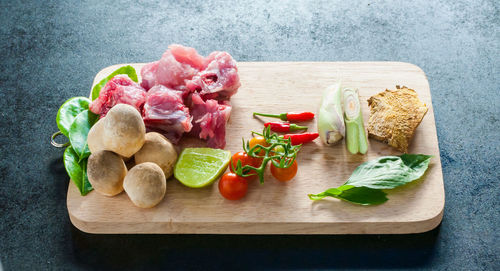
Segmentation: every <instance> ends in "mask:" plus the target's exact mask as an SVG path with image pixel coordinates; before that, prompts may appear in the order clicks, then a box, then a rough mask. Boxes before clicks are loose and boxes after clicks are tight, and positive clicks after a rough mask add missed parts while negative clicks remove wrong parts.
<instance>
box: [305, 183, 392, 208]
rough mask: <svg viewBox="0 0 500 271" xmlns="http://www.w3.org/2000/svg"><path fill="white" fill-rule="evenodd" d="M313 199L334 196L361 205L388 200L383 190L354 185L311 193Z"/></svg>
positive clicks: (310, 196)
mask: <svg viewBox="0 0 500 271" xmlns="http://www.w3.org/2000/svg"><path fill="white" fill-rule="evenodd" d="M308 196H309V198H310V199H312V200H320V199H323V198H325V197H333V198H337V199H340V200H345V201H348V202H352V203H356V204H361V205H376V204H381V203H384V202H386V201H387V197H386V194H385V193H384V192H383V191H382V190H377V189H371V188H367V187H354V186H351V185H342V186H340V187H338V188H330V189H327V190H326V191H325V192H321V193H319V194H316V195H314V194H309V195H308Z"/></svg>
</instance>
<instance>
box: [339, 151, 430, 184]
mask: <svg viewBox="0 0 500 271" xmlns="http://www.w3.org/2000/svg"><path fill="white" fill-rule="evenodd" d="M431 157H432V156H430V155H423V154H403V155H401V156H383V157H380V158H378V159H375V160H371V161H368V162H365V163H363V164H361V165H360V166H358V167H357V168H356V169H355V170H354V172H353V173H352V175H351V177H349V179H348V180H347V182H346V183H345V184H348V185H352V186H356V187H368V188H373V189H393V188H396V187H398V186H401V185H404V184H407V183H409V182H411V181H414V180H416V179H418V178H420V177H422V175H424V173H425V171H426V170H427V168H428V166H429V162H430V159H431Z"/></svg>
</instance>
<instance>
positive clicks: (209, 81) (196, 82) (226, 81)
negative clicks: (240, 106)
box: [186, 52, 241, 100]
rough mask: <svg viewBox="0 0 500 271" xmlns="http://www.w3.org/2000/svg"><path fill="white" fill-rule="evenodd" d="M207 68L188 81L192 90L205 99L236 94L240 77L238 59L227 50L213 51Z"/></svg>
mask: <svg viewBox="0 0 500 271" xmlns="http://www.w3.org/2000/svg"><path fill="white" fill-rule="evenodd" d="M206 64H207V66H206V68H205V69H204V70H202V71H200V72H199V73H198V74H196V75H195V76H194V77H193V79H192V80H190V81H187V82H186V87H187V88H188V89H189V90H191V91H196V92H199V93H200V95H201V96H202V97H203V99H205V100H206V99H227V98H229V97H231V96H232V95H234V94H236V92H237V91H238V88H239V87H240V85H241V84H240V78H239V76H238V68H237V67H236V61H234V59H233V58H232V57H231V55H230V54H228V53H227V52H212V53H211V54H210V55H209V56H208V57H207V59H206Z"/></svg>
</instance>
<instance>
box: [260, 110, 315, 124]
mask: <svg viewBox="0 0 500 271" xmlns="http://www.w3.org/2000/svg"><path fill="white" fill-rule="evenodd" d="M253 115H254V116H263V117H270V118H279V119H281V120H287V121H291V122H300V121H307V120H312V119H314V113H312V112H301V113H294V112H290V113H281V114H278V115H273V114H263V113H253Z"/></svg>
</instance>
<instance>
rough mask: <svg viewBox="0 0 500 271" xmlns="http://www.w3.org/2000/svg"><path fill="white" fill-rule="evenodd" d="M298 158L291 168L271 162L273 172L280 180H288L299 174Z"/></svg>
mask: <svg viewBox="0 0 500 271" xmlns="http://www.w3.org/2000/svg"><path fill="white" fill-rule="evenodd" d="M297 169H298V166H297V160H295V161H293V163H292V165H291V166H290V167H289V168H278V167H275V166H274V164H272V163H271V174H273V176H274V178H276V179H277V180H278V181H280V182H287V181H290V180H291V179H293V177H295V174H297Z"/></svg>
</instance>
